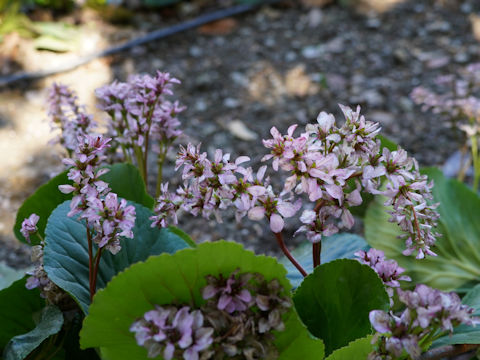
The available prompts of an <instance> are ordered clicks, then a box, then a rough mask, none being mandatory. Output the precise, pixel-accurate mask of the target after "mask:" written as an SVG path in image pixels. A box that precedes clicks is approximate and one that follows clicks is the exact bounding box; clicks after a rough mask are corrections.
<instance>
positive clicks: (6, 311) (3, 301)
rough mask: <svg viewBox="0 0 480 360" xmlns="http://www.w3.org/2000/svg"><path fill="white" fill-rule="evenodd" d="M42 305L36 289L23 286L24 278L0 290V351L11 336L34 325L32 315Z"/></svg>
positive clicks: (42, 302) (43, 302) (24, 331)
mask: <svg viewBox="0 0 480 360" xmlns="http://www.w3.org/2000/svg"><path fill="white" fill-rule="evenodd" d="M44 305H45V300H43V299H42V298H40V292H39V291H38V290H37V289H34V290H28V289H26V288H25V278H24V279H20V280H17V281H15V282H14V283H13V284H12V285H10V287H8V288H6V289H3V290H1V291H0V324H1V325H0V353H2V350H3V349H4V348H5V346H6V345H7V343H8V341H9V340H10V339H11V338H12V337H14V336H17V335H20V334H25V333H26V332H28V331H30V330H32V329H33V328H34V327H35V322H34V321H33V318H32V315H33V314H34V313H36V312H38V311H40V310H41V309H42V308H43V306H44Z"/></svg>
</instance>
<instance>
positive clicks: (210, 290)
mask: <svg viewBox="0 0 480 360" xmlns="http://www.w3.org/2000/svg"><path fill="white" fill-rule="evenodd" d="M248 280H249V277H248V276H238V275H237V273H236V272H233V273H232V274H231V275H230V276H229V277H228V278H227V279H224V278H223V277H222V276H220V278H219V279H217V278H214V277H212V276H210V277H207V281H208V285H207V286H205V288H204V289H203V292H202V296H203V298H204V299H205V300H209V299H212V300H213V301H215V303H216V306H217V308H218V310H224V311H226V312H227V313H229V314H231V313H233V312H236V311H240V312H241V311H245V310H246V309H247V308H248V306H250V305H251V303H252V301H253V298H252V295H251V294H250V291H249V290H248V289H247V287H246V285H247V282H248Z"/></svg>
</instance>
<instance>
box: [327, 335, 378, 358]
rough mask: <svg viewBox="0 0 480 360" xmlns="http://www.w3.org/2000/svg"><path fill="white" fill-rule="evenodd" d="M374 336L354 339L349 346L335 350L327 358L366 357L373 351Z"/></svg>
mask: <svg viewBox="0 0 480 360" xmlns="http://www.w3.org/2000/svg"><path fill="white" fill-rule="evenodd" d="M371 342H372V336H371V335H369V336H367V337H364V338H361V339H357V340H355V341H352V342H351V343H349V344H348V345H347V346H344V347H342V348H340V349H337V350H335V351H334V352H333V353H331V354H330V356H329V357H327V358H326V359H325V360H352V359H366V358H367V357H368V354H370V353H371V352H372V351H373V346H372V344H371Z"/></svg>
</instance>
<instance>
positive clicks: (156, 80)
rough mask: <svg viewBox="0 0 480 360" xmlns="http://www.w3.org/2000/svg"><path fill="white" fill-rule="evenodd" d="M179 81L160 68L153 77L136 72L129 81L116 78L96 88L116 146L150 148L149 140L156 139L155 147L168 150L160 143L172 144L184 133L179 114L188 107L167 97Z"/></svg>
mask: <svg viewBox="0 0 480 360" xmlns="http://www.w3.org/2000/svg"><path fill="white" fill-rule="evenodd" d="M179 83H180V81H179V80H178V79H176V78H174V77H171V76H170V74H168V73H162V72H160V71H157V73H156V75H155V76H153V77H152V76H149V75H144V76H140V75H137V76H133V77H131V78H130V79H129V80H128V82H117V81H115V82H113V83H112V84H110V85H105V86H103V87H101V88H99V89H97V90H96V96H97V98H98V99H99V101H100V109H102V110H104V111H105V112H107V114H108V115H109V117H110V122H109V130H108V134H107V135H108V136H109V137H111V138H112V139H113V141H112V143H113V148H114V150H116V148H117V147H121V148H122V150H123V151H124V152H131V151H133V150H134V148H135V147H140V148H148V146H149V141H150V140H155V141H156V143H155V144H154V147H153V150H154V151H156V152H157V153H159V152H164V151H165V149H161V147H162V146H169V145H170V144H171V143H172V142H173V140H175V139H176V138H177V137H178V136H179V135H180V134H181V130H180V129H179V128H178V127H179V125H180V122H179V121H178V119H177V115H178V114H179V113H181V112H182V111H183V110H184V109H185V107H183V106H181V105H180V104H179V102H178V101H175V102H171V101H169V100H167V99H166V96H169V95H173V91H172V88H173V85H174V84H179ZM124 155H125V154H124ZM129 155H131V154H129Z"/></svg>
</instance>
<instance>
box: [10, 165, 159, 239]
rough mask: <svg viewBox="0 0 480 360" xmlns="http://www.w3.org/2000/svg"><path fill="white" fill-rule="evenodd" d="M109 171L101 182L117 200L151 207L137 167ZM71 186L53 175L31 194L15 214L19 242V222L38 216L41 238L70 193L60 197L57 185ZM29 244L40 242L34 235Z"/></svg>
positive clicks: (65, 176)
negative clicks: (115, 195)
mask: <svg viewBox="0 0 480 360" xmlns="http://www.w3.org/2000/svg"><path fill="white" fill-rule="evenodd" d="M108 168H109V169H110V171H109V172H108V173H106V174H104V175H103V176H102V177H101V179H102V180H103V181H105V182H107V183H108V184H109V186H110V188H111V189H112V192H114V193H116V194H117V195H118V196H119V197H122V198H124V199H127V200H130V201H133V202H136V203H139V204H142V205H144V206H146V207H148V208H152V207H153V203H154V201H153V198H152V197H151V196H150V195H148V194H147V191H146V189H145V184H144V182H143V180H142V177H141V175H140V173H139V172H138V170H137V168H136V167H135V166H133V165H131V164H115V165H112V166H108ZM63 184H71V181H70V180H68V178H67V171H64V172H62V173H61V174H59V175H57V176H55V177H54V178H53V179H51V180H50V181H49V182H47V183H46V184H44V185H42V186H40V187H39V188H38V189H37V191H35V193H34V194H33V195H32V196H30V197H29V198H28V199H27V200H25V202H24V203H23V204H22V206H21V207H20V209H19V210H18V213H17V218H16V220H15V225H14V227H13V231H14V233H15V236H16V237H17V239H18V240H20V241H21V242H25V238H24V237H23V235H22V234H21V232H20V229H21V227H22V221H23V220H24V219H25V218H27V217H29V216H30V215H31V214H33V213H35V214H37V215H38V216H40V219H39V220H38V224H37V227H38V232H39V234H40V235H41V236H42V237H43V238H45V227H46V225H47V219H48V217H49V216H50V214H51V213H52V211H53V210H55V208H56V207H57V206H58V205H60V204H61V203H63V202H64V201H66V200H70V199H71V198H72V195H71V194H63V193H62V192H60V191H59V190H58V185H63ZM31 241H32V244H33V245H37V244H38V243H39V242H40V239H39V238H38V237H36V236H34V237H32V239H31Z"/></svg>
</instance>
